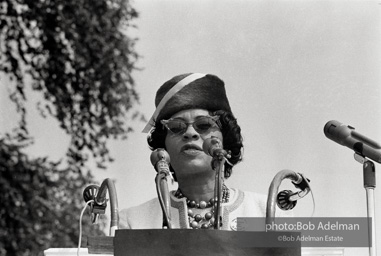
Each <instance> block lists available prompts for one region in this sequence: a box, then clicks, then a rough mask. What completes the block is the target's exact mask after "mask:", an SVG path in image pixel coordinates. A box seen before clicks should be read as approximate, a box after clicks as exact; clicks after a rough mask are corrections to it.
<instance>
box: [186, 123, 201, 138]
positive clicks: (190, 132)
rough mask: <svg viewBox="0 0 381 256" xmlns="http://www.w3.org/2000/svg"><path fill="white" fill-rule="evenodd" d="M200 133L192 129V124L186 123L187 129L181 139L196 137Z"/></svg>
mask: <svg viewBox="0 0 381 256" xmlns="http://www.w3.org/2000/svg"><path fill="white" fill-rule="evenodd" d="M199 137H200V134H199V133H198V132H197V131H196V130H195V129H194V127H193V125H188V127H187V129H186V130H185V132H184V134H183V139H186V140H189V139H198V138H199Z"/></svg>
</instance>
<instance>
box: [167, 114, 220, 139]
mask: <svg viewBox="0 0 381 256" xmlns="http://www.w3.org/2000/svg"><path fill="white" fill-rule="evenodd" d="M219 118H220V117H219V116H202V117H199V118H197V120H196V121H194V122H192V123H186V122H184V121H182V120H179V119H172V118H171V119H168V120H161V123H162V124H163V126H164V127H165V128H167V129H168V131H170V132H172V133H173V134H176V135H182V134H184V133H185V131H186V130H187V129H188V126H189V125H192V126H193V128H194V129H195V130H196V132H198V133H199V134H204V133H207V132H208V131H209V130H210V129H212V128H219V127H220V125H219V122H218V119H219Z"/></svg>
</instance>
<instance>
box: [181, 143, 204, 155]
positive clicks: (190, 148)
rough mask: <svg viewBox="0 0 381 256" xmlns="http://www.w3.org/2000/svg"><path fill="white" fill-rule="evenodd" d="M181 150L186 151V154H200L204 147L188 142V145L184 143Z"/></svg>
mask: <svg viewBox="0 0 381 256" xmlns="http://www.w3.org/2000/svg"><path fill="white" fill-rule="evenodd" d="M180 152H181V153H184V154H186V155H192V156H194V155H198V154H200V153H202V152H203V151H202V149H201V148H200V147H199V146H197V145H194V144H187V145H184V146H183V147H182V148H181V149H180Z"/></svg>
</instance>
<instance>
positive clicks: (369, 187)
mask: <svg viewBox="0 0 381 256" xmlns="http://www.w3.org/2000/svg"><path fill="white" fill-rule="evenodd" d="M354 158H355V160H356V161H357V162H359V163H361V164H363V176H364V188H365V191H366V204H367V214H368V236H369V237H371V240H369V255H370V256H376V255H377V250H376V220H375V218H376V212H375V198H374V189H375V188H376V168H375V166H374V163H373V162H372V161H370V160H368V159H366V158H365V157H364V156H362V155H360V154H358V153H355V154H354Z"/></svg>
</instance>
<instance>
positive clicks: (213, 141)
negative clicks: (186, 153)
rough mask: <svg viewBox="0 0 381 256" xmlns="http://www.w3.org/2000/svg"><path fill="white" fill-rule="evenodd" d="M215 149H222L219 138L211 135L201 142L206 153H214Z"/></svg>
mask: <svg viewBox="0 0 381 256" xmlns="http://www.w3.org/2000/svg"><path fill="white" fill-rule="evenodd" d="M216 149H222V142H221V140H220V139H219V138H217V137H215V136H212V137H211V138H208V139H206V140H205V141H204V143H203V144H202V150H203V151H204V152H205V154H207V155H211V156H213V155H214V151H215V150H216Z"/></svg>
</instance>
